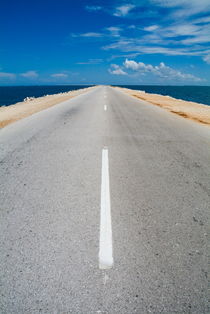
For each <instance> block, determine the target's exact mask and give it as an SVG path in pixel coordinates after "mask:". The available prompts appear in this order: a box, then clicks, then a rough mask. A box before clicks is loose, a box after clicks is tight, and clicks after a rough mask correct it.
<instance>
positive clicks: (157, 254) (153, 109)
mask: <svg viewBox="0 0 210 314" xmlns="http://www.w3.org/2000/svg"><path fill="white" fill-rule="evenodd" d="M104 106H106V107H104ZM0 144H1V152H0V167H1V179H0V180H1V186H0V187H1V194H0V195H1V203H0V207H1V210H0V313H1V314H4V313H6V314H8V313H9V314H12V313H24V314H25V313H30V314H31V313H50V314H52V313H53V314H54V313H62V314H67V313H75V314H77V313H79V314H80V313H81V314H83V313H101V314H103V313H110V314H112V313H128V314H132V313H139V314H144V313H167V314H170V313H179V314H182V313H199V314H202V313H209V311H210V308H209V307H208V303H207V298H208V290H207V284H208V281H207V272H208V253H207V229H208V217H209V214H208V210H209V200H210V197H209V196H210V175H209V174H210V149H209V144H210V128H208V127H206V126H202V125H199V124H197V123H195V122H192V121H188V120H186V119H184V118H182V117H179V116H176V115H174V114H171V113H169V112H167V111H165V110H163V109H161V108H159V107H157V106H154V105H150V104H146V103H145V102H143V101H140V100H138V99H135V98H132V97H131V96H128V95H126V94H124V93H122V92H121V91H119V90H117V89H114V88H111V87H103V86H100V87H97V88H95V89H93V90H91V91H89V92H87V93H86V94H83V95H80V96H77V97H76V98H73V99H71V100H69V101H66V102H64V103H61V104H59V105H56V106H54V107H52V108H50V109H47V110H44V111H42V112H39V113H37V114H34V115H32V116H31V117H28V118H26V119H23V120H20V121H18V122H16V123H14V124H11V125H9V126H7V127H5V128H4V129H2V130H1V131H0ZM104 147H106V149H107V152H108V158H109V159H108V166H109V182H110V183H109V184H110V185H109V189H110V193H108V194H105V196H104V197H105V198H106V197H108V196H109V195H110V201H111V209H110V212H111V222H110V223H111V228H112V237H111V238H110V239H111V241H112V243H111V244H112V249H113V251H112V254H113V256H112V257H113V264H112V265H111V264H110V265H109V266H110V268H109V269H105V270H104V269H100V267H99V266H100V265H99V246H100V243H99V235H100V215H101V181H102V150H103V149H104ZM104 171H105V172H106V171H107V168H105V170H104ZM106 182H108V181H106ZM106 191H107V190H106ZM106 193H107V192H106Z"/></svg>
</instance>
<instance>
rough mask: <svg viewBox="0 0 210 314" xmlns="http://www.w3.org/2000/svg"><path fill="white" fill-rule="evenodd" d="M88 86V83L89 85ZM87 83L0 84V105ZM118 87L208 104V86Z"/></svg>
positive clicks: (209, 90)
mask: <svg viewBox="0 0 210 314" xmlns="http://www.w3.org/2000/svg"><path fill="white" fill-rule="evenodd" d="M89 86H90V85H89ZM89 86H87V85H56V86H0V106H10V105H12V104H15V103H17V102H20V101H23V100H24V99H25V98H26V97H41V96H44V95H52V94H57V93H63V92H68V91H71V90H76V89H80V88H85V87H89ZM118 86H120V87H125V88H130V89H135V90H141V91H145V92H146V93H154V94H160V95H167V96H171V97H174V98H178V99H183V100H187V101H194V102H197V103H201V104H205V105H209V106H210V86H165V85H162V86H161V85H158V86H157V85H118Z"/></svg>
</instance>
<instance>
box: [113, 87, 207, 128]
mask: <svg viewBox="0 0 210 314" xmlns="http://www.w3.org/2000/svg"><path fill="white" fill-rule="evenodd" d="M115 88H118V89H120V90H121V91H123V92H125V93H127V94H129V95H130V96H133V97H135V98H138V99H141V100H144V101H147V102H149V103H151V104H153V105H156V106H159V107H161V108H164V109H166V110H168V111H170V112H171V113H174V114H177V115H179V116H182V117H183V118H187V119H190V120H193V121H195V122H199V123H202V124H205V125H208V126H210V106H208V105H205V104H201V103H196V102H192V101H185V100H182V99H176V98H173V97H171V96H163V95H159V94H150V93H145V92H144V91H140V90H134V89H128V88H122V87H117V86H116V87H115Z"/></svg>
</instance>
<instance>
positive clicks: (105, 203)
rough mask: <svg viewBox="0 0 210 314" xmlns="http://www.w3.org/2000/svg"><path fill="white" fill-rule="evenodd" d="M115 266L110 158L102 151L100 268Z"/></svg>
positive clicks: (106, 152)
mask: <svg viewBox="0 0 210 314" xmlns="http://www.w3.org/2000/svg"><path fill="white" fill-rule="evenodd" d="M112 266H113V256H112V223H111V202H110V188H109V157H108V149H107V148H104V149H103V150H102V173H101V219H100V248H99V268H100V269H109V268H111V267H112Z"/></svg>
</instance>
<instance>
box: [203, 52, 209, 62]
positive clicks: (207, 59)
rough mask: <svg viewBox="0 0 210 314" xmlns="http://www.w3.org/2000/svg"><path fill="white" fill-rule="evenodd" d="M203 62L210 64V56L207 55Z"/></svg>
mask: <svg viewBox="0 0 210 314" xmlns="http://www.w3.org/2000/svg"><path fill="white" fill-rule="evenodd" d="M203 60H204V61H205V62H206V63H208V64H210V54H209V55H206V56H205V57H203Z"/></svg>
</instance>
